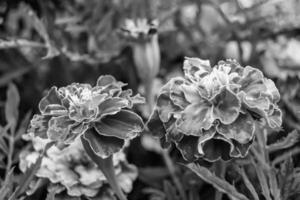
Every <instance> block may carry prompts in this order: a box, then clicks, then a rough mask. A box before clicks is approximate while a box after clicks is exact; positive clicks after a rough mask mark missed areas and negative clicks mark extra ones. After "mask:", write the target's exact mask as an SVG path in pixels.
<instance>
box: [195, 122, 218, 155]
mask: <svg viewBox="0 0 300 200" xmlns="http://www.w3.org/2000/svg"><path fill="white" fill-rule="evenodd" d="M215 134H216V128H215V126H213V127H211V128H210V129H209V130H202V133H201V135H200V136H199V138H198V147H197V148H198V152H199V153H200V154H202V155H203V154H204V152H203V148H202V146H203V143H204V142H206V141H207V140H210V139H212V138H213V137H214V135H215Z"/></svg>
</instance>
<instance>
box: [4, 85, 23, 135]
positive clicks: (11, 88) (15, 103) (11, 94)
mask: <svg viewBox="0 0 300 200" xmlns="http://www.w3.org/2000/svg"><path fill="white" fill-rule="evenodd" d="M19 103H20V95H19V92H18V89H17V87H16V86H15V85H14V84H13V83H10V84H9V85H8V90H7V93H6V102H5V117H6V121H7V123H8V124H10V127H11V131H12V132H13V133H14V131H15V128H16V126H17V122H18V118H19V111H18V107H19Z"/></svg>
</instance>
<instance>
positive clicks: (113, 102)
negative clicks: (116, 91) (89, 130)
mask: <svg viewBox="0 0 300 200" xmlns="http://www.w3.org/2000/svg"><path fill="white" fill-rule="evenodd" d="M128 103H129V102H128V100H127V99H124V98H120V97H113V98H109V99H106V100H104V101H103V102H102V103H101V104H100V105H99V106H98V116H97V118H102V117H104V116H106V115H114V114H116V113H118V112H120V110H121V109H122V108H125V107H127V106H128Z"/></svg>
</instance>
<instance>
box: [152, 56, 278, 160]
mask: <svg viewBox="0 0 300 200" xmlns="http://www.w3.org/2000/svg"><path fill="white" fill-rule="evenodd" d="M183 68H184V73H185V76H184V77H183V78H181V77H178V78H173V79H171V80H170V81H169V82H168V83H167V84H166V85H165V86H164V87H163V88H162V89H161V91H160V94H159V96H158V99H157V104H156V108H155V110H154V112H153V113H152V115H151V117H150V119H149V121H148V128H149V130H150V131H151V132H152V133H153V134H154V135H156V136H158V137H160V138H161V142H162V144H163V145H164V146H168V145H169V144H171V143H172V142H173V143H175V145H176V147H177V148H178V149H179V150H180V152H181V153H182V156H183V157H184V158H185V159H186V160H188V161H194V160H196V159H198V158H200V157H203V158H204V159H206V160H208V161H216V160H218V159H220V158H221V159H223V160H229V159H231V158H232V157H244V156H246V154H247V152H248V150H249V148H250V146H251V144H252V141H253V138H254V132H255V128H256V127H255V126H256V125H255V120H257V119H264V120H266V122H267V124H268V125H269V127H270V128H276V127H280V126H281V111H280V109H279V108H278V106H277V103H278V101H279V99H280V95H279V92H278V90H277V88H276V86H275V84H274V82H273V81H272V80H270V79H267V78H265V77H264V76H263V74H262V72H261V71H259V70H258V69H255V68H253V67H250V66H246V67H245V68H244V67H242V66H240V65H239V64H238V63H237V62H236V61H234V60H227V61H220V62H219V63H218V65H217V66H215V67H213V68H212V67H211V66H210V63H209V61H205V60H201V59H198V58H186V60H185V62H184V67H183Z"/></svg>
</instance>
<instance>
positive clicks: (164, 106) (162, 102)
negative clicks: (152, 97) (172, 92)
mask: <svg viewBox="0 0 300 200" xmlns="http://www.w3.org/2000/svg"><path fill="white" fill-rule="evenodd" d="M156 106H157V111H158V115H159V117H160V119H161V120H162V122H167V121H169V119H170V118H171V116H172V114H174V113H176V112H179V111H181V109H180V108H179V107H178V106H176V105H174V104H173V102H172V101H171V100H170V97H169V94H166V93H162V94H160V95H159V97H158V98H157V104H156Z"/></svg>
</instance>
